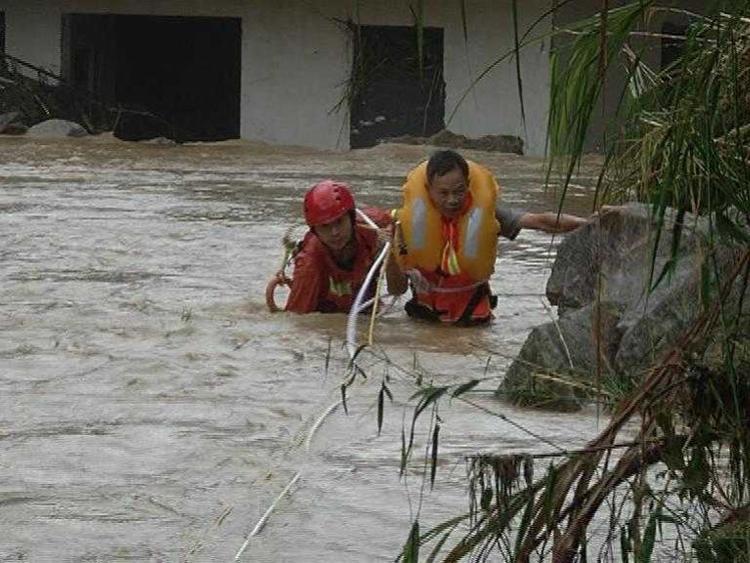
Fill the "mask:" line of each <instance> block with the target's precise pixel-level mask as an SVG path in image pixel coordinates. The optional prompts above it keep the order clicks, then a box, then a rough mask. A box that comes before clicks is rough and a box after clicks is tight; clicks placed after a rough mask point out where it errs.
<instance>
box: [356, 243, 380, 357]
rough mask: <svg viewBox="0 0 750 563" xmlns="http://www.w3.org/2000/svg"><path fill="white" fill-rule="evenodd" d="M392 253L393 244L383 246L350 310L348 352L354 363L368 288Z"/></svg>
mask: <svg viewBox="0 0 750 563" xmlns="http://www.w3.org/2000/svg"><path fill="white" fill-rule="evenodd" d="M390 251H391V243H390V242H386V243H385V244H384V245H383V249H382V250H381V251H380V254H378V257H377V258H376V259H375V262H373V264H372V266H371V267H370V271H369V272H367V277H366V278H365V283H363V284H362V287H360V288H359V291H358V292H357V297H356V298H355V299H354V304H353V305H352V308H351V309H350V310H349V317H348V318H347V320H346V351H347V352H348V354H349V359H350V360H352V361H353V360H354V353H355V352H356V351H357V316H358V315H359V313H360V312H362V311H363V310H364V309H365V308H366V307H365V305H363V301H364V299H365V295H366V294H367V288H368V287H370V282H372V278H373V276H374V275H375V272H376V271H377V270H378V268H379V267H380V265H381V264H382V263H383V260H385V257H386V256H388V253H389V252H390ZM377 298H378V296H377V295H376V296H375V299H377Z"/></svg>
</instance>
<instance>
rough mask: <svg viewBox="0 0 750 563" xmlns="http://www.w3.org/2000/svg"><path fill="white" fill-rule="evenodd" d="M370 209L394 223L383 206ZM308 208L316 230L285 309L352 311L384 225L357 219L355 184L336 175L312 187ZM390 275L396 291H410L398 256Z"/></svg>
mask: <svg viewBox="0 0 750 563" xmlns="http://www.w3.org/2000/svg"><path fill="white" fill-rule="evenodd" d="M365 213H366V214H367V215H368V216H369V217H370V218H371V219H372V220H373V221H374V222H375V223H376V224H377V225H378V226H380V227H387V226H388V225H390V223H391V219H390V216H389V215H388V213H387V212H385V211H383V210H379V209H376V208H368V209H366V210H365ZM304 214H305V221H306V222H307V224H308V226H309V227H310V230H309V231H308V232H307V234H306V235H305V237H304V239H303V241H302V243H301V244H300V247H299V248H300V249H299V251H298V252H297V254H296V256H295V258H294V273H293V278H292V281H291V289H290V293H289V298H288V299H287V303H286V308H285V309H286V310H287V311H292V312H294V313H312V312H321V313H333V312H341V313H346V312H348V311H349V309H350V308H351V306H352V303H353V301H354V298H355V297H356V295H357V292H358V291H359V289H360V287H361V286H362V284H363V283H364V279H365V277H366V276H367V272H368V271H369V269H370V267H371V266H372V264H373V261H374V259H375V257H376V255H377V253H378V251H379V250H380V247H381V243H380V239H379V237H378V231H377V229H373V228H372V227H369V226H367V225H365V224H364V223H361V222H359V221H357V220H356V212H355V204H354V197H353V196H352V193H351V190H350V189H349V186H347V185H346V184H344V183H341V182H335V181H333V180H324V181H322V182H319V183H317V184H315V185H314V186H313V187H312V188H310V189H309V190H308V191H307V193H306V194H305V200H304ZM386 278H387V281H388V289H389V291H390V292H391V293H403V292H404V291H406V283H405V282H404V281H403V278H402V276H401V274H400V272H399V269H398V266H397V265H396V264H395V263H394V262H393V261H392V260H391V261H389V265H388V266H387V267H386ZM371 293H374V288H372V289H371Z"/></svg>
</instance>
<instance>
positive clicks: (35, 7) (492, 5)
mask: <svg viewBox="0 0 750 563" xmlns="http://www.w3.org/2000/svg"><path fill="white" fill-rule="evenodd" d="M357 4H358V3H352V2H348V1H347V0H326V1H325V2H315V3H307V2H304V3H303V2H300V1H299V0H277V1H275V2H271V1H270V0H269V1H264V2H252V3H251V2H244V1H242V0H216V1H212V2H209V1H204V0H182V1H179V2H178V1H176V0H158V1H153V0H128V1H125V0H108V1H107V2H102V1H94V0H0V10H4V11H5V12H6V27H7V39H6V47H7V52H8V53H9V54H11V55H15V56H18V57H20V58H22V59H24V60H27V61H28V62H30V63H32V64H35V65H38V66H41V67H44V68H47V69H49V70H51V71H52V72H55V73H60V72H61V58H62V53H61V20H62V15H63V14H65V13H116V14H141V15H186V16H187V15H193V16H222V17H237V18H241V19H242V30H243V37H242V59H243V60H242V86H241V90H242V91H241V106H242V112H241V116H242V117H241V135H242V137H243V138H247V139H253V140H261V141H265V142H270V143H279V144H297V145H307V146H315V147H320V148H340V149H345V148H348V146H349V117H348V113H347V109H346V104H345V103H343V104H340V102H341V101H342V98H343V97H344V95H345V91H346V89H345V87H346V81H347V79H348V76H349V72H350V67H351V58H352V43H351V40H350V35H349V33H348V32H347V30H346V27H345V25H342V23H341V22H345V21H347V20H350V21H353V22H357V23H360V24H362V25H412V24H413V16H412V14H411V12H410V10H409V5H408V3H407V2H405V1H404V0H385V1H383V2H367V3H360V4H359V6H358V7H357ZM510 5H511V4H510V0H502V1H500V2H498V1H495V0H475V1H474V2H471V3H470V4H469V5H468V9H469V11H468V18H467V31H468V34H467V36H468V39H465V38H464V32H463V26H462V21H461V15H460V12H459V9H460V8H459V3H458V2H451V3H446V2H440V1H439V0H428V1H427V2H425V13H424V17H425V19H424V24H425V25H426V26H434V27H442V28H444V78H445V82H446V125H447V127H448V128H449V129H451V130H452V131H454V132H455V133H462V134H465V135H467V136H480V135H485V134H508V135H518V136H520V137H522V138H524V139H525V142H526V152H527V153H529V154H541V153H542V152H543V149H544V139H545V136H546V119H547V107H548V99H549V95H548V70H549V48H548V44H547V42H545V41H542V42H539V43H535V44H533V45H531V46H529V47H528V48H525V49H524V50H523V51H522V56H521V62H522V77H523V87H524V97H525V109H526V124H525V127H524V124H523V122H522V119H521V111H520V103H519V94H518V87H517V80H516V68H515V63H514V61H513V59H512V57H509V58H508V59H507V61H505V62H502V63H500V64H498V65H496V66H495V67H494V68H492V69H491V70H490V71H489V72H488V73H487V75H486V76H485V77H484V78H483V79H482V80H481V81H480V82H479V83H478V84H476V85H475V86H473V87H472V83H473V82H474V80H475V79H476V78H477V77H479V75H480V74H481V73H482V72H483V71H485V70H486V69H487V68H488V67H489V66H490V65H491V64H492V63H493V62H495V61H496V60H497V59H498V58H500V57H501V56H503V55H505V54H507V53H508V52H509V51H510V50H512V48H513V27H512V15H511V11H510ZM546 6H547V1H546V0H528V1H527V2H523V3H521V5H520V7H521V14H520V19H521V22H520V26H519V29H520V30H521V31H522V32H523V31H524V30H525V29H526V27H527V26H528V24H529V23H530V22H531V21H533V20H535V19H536V18H537V17H538V15H539V14H540V13H542V11H543V10H544V9H545V8H546ZM355 10H356V11H355ZM550 25H551V22H550V21H547V20H545V21H544V22H542V24H541V25H540V26H539V28H538V33H533V34H532V36H533V35H539V36H541V35H544V33H546V31H548V30H549V26H550ZM337 106H338V108H339V109H338V110H336V109H335V108H336V107H337Z"/></svg>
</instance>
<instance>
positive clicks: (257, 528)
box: [234, 471, 300, 561]
mask: <svg viewBox="0 0 750 563" xmlns="http://www.w3.org/2000/svg"><path fill="white" fill-rule="evenodd" d="M299 475H300V473H299V471H297V473H295V474H294V477H292V480H291V481H289V483H287V486H286V487H284V490H283V491H281V493H279V496H277V497H276V500H275V501H273V504H271V506H269V507H268V510H266V512H265V513H264V514H263V516H261V518H260V520H258V523H257V524H256V525H255V528H253V531H252V532H250V535H249V536H247V539H246V540H245V543H243V544H242V547H241V548H240V550H239V551H238V552H237V555H235V556H234V560H235V561H239V560H240V557H241V556H242V554H243V553H244V552H245V549H247V546H248V544H249V543H250V539H251V538H252V537H253V536H255V535H256V534H258V533H259V532H260V531H261V530H262V529H263V526H265V525H266V521H267V520H268V517H269V516H270V515H271V513H272V512H273V510H274V508H276V505H277V504H278V503H279V501H280V500H281V499H282V498H283V497H284V495H285V494H286V493H287V492H288V491H289V489H291V488H292V487H293V486H294V484H295V483H296V482H297V480H298V479H299Z"/></svg>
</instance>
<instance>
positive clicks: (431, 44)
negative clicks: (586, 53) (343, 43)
mask: <svg viewBox="0 0 750 563" xmlns="http://www.w3.org/2000/svg"><path fill="white" fill-rule="evenodd" d="M353 33H354V64H353V67H352V76H351V84H350V85H351V87H352V90H351V91H352V94H353V95H352V99H351V107H350V115H351V119H350V146H351V147H352V148H362V147H371V146H373V145H375V144H377V143H378V141H379V140H380V139H385V138H390V137H398V136H401V135H416V136H428V135H432V134H434V133H437V132H438V131H440V130H441V129H443V128H444V127H445V81H444V80H443V30H442V29H440V28H434V27H428V28H423V29H422V65H421V68H420V64H419V59H420V57H419V49H418V41H417V30H416V28H414V27H402V26H370V25H365V26H357V27H354V29H353Z"/></svg>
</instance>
